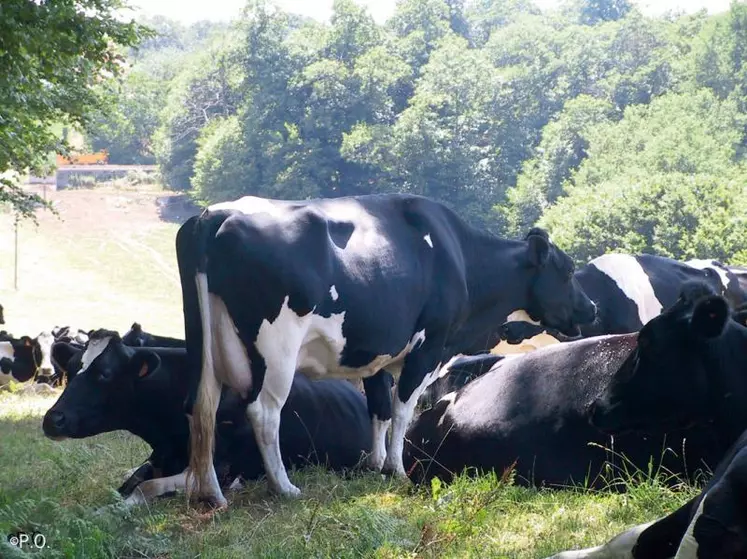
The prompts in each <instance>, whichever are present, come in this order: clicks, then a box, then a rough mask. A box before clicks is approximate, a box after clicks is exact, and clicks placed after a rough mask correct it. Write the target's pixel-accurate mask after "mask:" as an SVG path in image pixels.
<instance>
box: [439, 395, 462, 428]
mask: <svg viewBox="0 0 747 559" xmlns="http://www.w3.org/2000/svg"><path fill="white" fill-rule="evenodd" d="M456 395H457V393H456V391H454V392H449V393H448V394H444V395H443V396H441V398H440V399H439V400H438V402H449V405H447V406H446V407H445V408H444V412H443V413H442V414H441V417H440V418H439V420H438V423H437V424H436V425H437V426H438V427H441V425H443V422H444V419H446V414H447V413H449V410H450V409H451V407H452V406H453V405H454V400H456ZM438 402H436V404H438Z"/></svg>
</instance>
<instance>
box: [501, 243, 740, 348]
mask: <svg viewBox="0 0 747 559" xmlns="http://www.w3.org/2000/svg"><path fill="white" fill-rule="evenodd" d="M576 280H577V281H578V283H579V285H581V287H582V288H583V290H584V292H585V293H586V294H587V295H588V296H589V297H591V299H592V300H593V301H594V303H595V304H596V305H597V308H598V313H597V319H596V320H595V321H594V322H593V323H589V324H583V325H580V330H581V335H582V336H583V337H584V338H588V337H591V336H600V335H604V334H627V333H630V332H637V331H638V330H640V329H641V327H642V326H643V325H644V324H646V323H647V322H648V321H649V320H651V319H652V318H654V317H655V316H658V315H659V313H661V312H662V311H663V310H665V309H667V308H669V307H670V306H671V305H673V304H674V302H675V301H676V300H677V297H678V296H679V294H680V290H681V289H682V286H683V285H684V284H685V283H686V282H690V281H703V282H706V283H708V284H709V285H710V286H711V287H712V288H713V289H714V290H715V291H716V292H717V293H720V294H722V295H723V296H724V297H725V298H726V300H727V301H728V302H729V304H730V305H731V306H732V307H737V306H739V305H741V304H743V303H745V302H747V292H745V291H744V290H743V288H742V287H741V286H740V283H739V280H738V276H737V274H735V273H734V272H733V271H731V270H730V269H729V268H728V267H726V266H724V265H723V264H721V263H720V262H718V261H716V260H689V261H688V262H679V261H677V260H673V259H671V258H666V257H663V256H654V255H651V254H639V255H636V256H634V255H630V254H621V253H610V254H604V255H602V256H599V257H597V258H594V259H593V260H591V261H590V262H589V263H588V264H586V265H585V266H583V267H582V268H581V269H579V270H578V271H577V272H576ZM516 320H517V321H515V322H509V323H507V324H504V325H503V334H502V337H503V339H504V340H506V342H507V343H508V344H513V345H515V346H516V347H517V348H518V347H519V344H521V343H523V342H524V341H525V340H528V339H530V338H533V337H537V336H538V335H542V336H544V338H543V339H544V340H545V341H544V343H543V345H547V344H548V343H552V342H551V340H552V338H555V339H556V340H558V341H569V338H568V337H567V336H564V335H563V334H562V333H560V332H558V331H556V330H554V329H552V328H548V327H547V325H532V321H531V320H528V319H527V318H521V319H519V318H517V319H516ZM519 320H521V321H519ZM532 345H534V346H537V347H539V345H538V344H536V343H535V344H532ZM529 349H534V348H529Z"/></svg>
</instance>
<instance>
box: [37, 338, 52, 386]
mask: <svg viewBox="0 0 747 559" xmlns="http://www.w3.org/2000/svg"><path fill="white" fill-rule="evenodd" d="M54 341H55V339H54V336H53V335H52V333H51V332H42V333H41V334H39V335H38V336H37V337H36V342H37V343H38V344H39V356H40V361H39V370H38V373H37V374H38V379H39V380H41V381H49V380H50V379H51V378H52V376H53V375H54V372H55V371H54V366H53V365H52V346H53V345H54Z"/></svg>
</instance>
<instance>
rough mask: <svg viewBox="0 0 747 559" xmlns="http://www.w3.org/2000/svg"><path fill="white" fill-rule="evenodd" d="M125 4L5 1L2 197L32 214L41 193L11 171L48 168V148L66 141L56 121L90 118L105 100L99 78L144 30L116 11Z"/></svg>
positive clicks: (112, 0) (0, 79)
mask: <svg viewBox="0 0 747 559" xmlns="http://www.w3.org/2000/svg"><path fill="white" fill-rule="evenodd" d="M122 6H123V4H122V2H120V1H119V0H77V1H76V2H70V1H67V0H46V1H45V2H33V1H31V0H3V2H2V4H0V123H1V124H0V173H4V174H5V178H2V179H0V201H1V202H9V203H10V204H12V205H13V206H14V207H15V208H16V209H17V210H19V211H20V212H21V213H22V214H23V215H25V216H29V215H31V212H32V208H33V204H34V202H38V201H39V200H38V197H34V196H32V195H29V194H27V193H25V192H24V191H23V190H22V189H21V188H20V187H19V186H17V184H16V183H15V182H14V181H13V180H12V179H11V178H10V176H11V175H12V174H13V173H14V172H15V173H24V172H26V171H27V170H30V171H32V172H41V171H42V169H43V168H44V167H45V164H46V162H47V154H48V153H49V152H50V151H52V150H62V149H63V146H62V145H61V140H60V138H59V137H58V136H57V135H56V134H55V133H54V131H53V129H52V127H53V125H55V124H58V123H66V124H75V125H79V126H83V125H85V124H86V123H87V121H88V119H89V118H90V116H91V114H92V110H93V109H95V108H96V107H99V106H101V104H102V97H101V93H100V91H99V90H98V89H97V88H95V87H92V86H94V85H96V84H99V83H102V82H104V81H106V80H107V79H109V78H110V77H113V76H117V75H119V74H120V73H121V72H122V62H123V59H122V56H121V55H120V53H119V49H120V48H121V47H128V46H133V45H135V44H137V43H138V41H139V40H140V39H141V38H142V37H143V35H144V33H145V30H144V28H142V27H141V26H139V25H137V24H136V23H134V22H129V23H128V22H121V21H119V20H118V19H116V18H115V17H114V15H115V12H116V10H117V9H119V8H121V7H122ZM9 172H10V173H9Z"/></svg>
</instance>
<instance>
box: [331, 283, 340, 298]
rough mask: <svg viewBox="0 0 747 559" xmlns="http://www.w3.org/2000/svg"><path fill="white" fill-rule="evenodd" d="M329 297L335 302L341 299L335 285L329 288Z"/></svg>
mask: <svg viewBox="0 0 747 559" xmlns="http://www.w3.org/2000/svg"><path fill="white" fill-rule="evenodd" d="M329 296H330V297H332V300H333V301H337V299H339V298H340V295H339V294H338V293H337V288H336V287H335V286H334V285H333V286H332V287H330V288H329Z"/></svg>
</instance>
